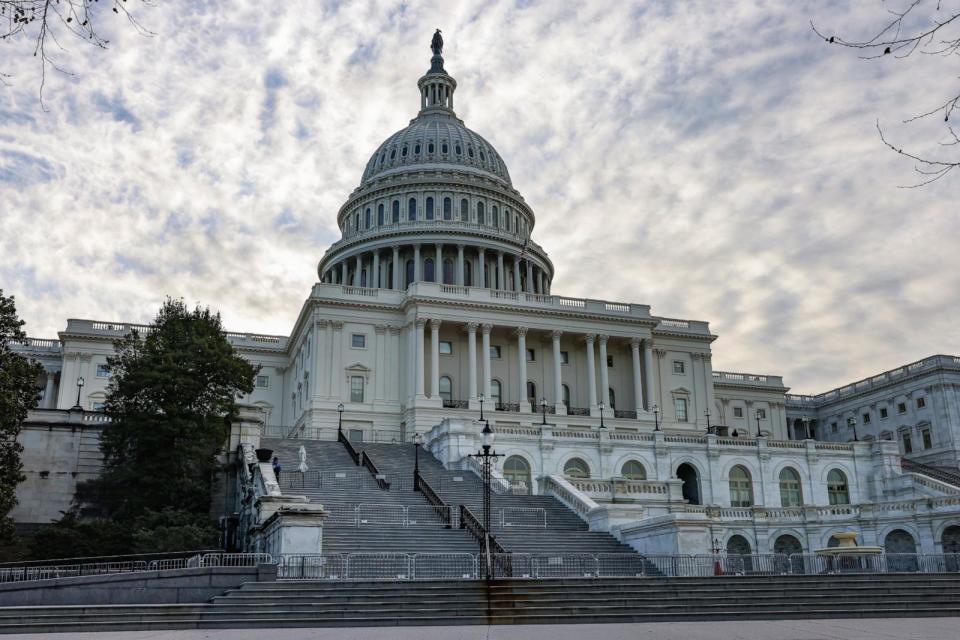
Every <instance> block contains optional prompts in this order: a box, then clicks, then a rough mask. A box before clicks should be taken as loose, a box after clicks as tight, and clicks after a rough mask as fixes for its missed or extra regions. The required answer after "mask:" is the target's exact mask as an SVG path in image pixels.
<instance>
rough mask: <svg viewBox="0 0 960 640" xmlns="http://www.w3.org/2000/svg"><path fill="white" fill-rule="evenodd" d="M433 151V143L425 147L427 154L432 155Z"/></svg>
mask: <svg viewBox="0 0 960 640" xmlns="http://www.w3.org/2000/svg"><path fill="white" fill-rule="evenodd" d="M433 151H434V146H433V143H432V142H431V143H429V144H428V145H427V153H433Z"/></svg>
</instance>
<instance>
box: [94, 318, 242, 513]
mask: <svg viewBox="0 0 960 640" xmlns="http://www.w3.org/2000/svg"><path fill="white" fill-rule="evenodd" d="M114 346H115V350H116V355H114V356H112V357H110V358H108V359H107V365H108V367H109V368H110V371H111V376H112V377H111V381H110V387H109V389H108V393H107V401H106V410H107V413H108V414H109V415H110V416H111V422H110V423H109V425H108V426H107V427H106V428H105V429H104V431H103V435H102V439H101V445H100V446H101V448H102V450H103V453H104V457H105V460H104V465H105V466H104V473H103V475H102V476H101V477H100V478H98V479H97V480H94V481H91V482H90V483H88V485H87V486H85V487H83V488H82V491H81V495H80V496H79V497H80V498H81V499H82V500H85V501H88V502H91V503H93V504H94V505H96V506H97V507H99V511H100V514H101V515H102V516H106V517H109V518H112V519H116V520H126V521H132V520H135V519H136V518H137V517H139V516H142V515H144V514H145V513H147V512H163V511H165V510H168V511H170V510H172V511H182V512H185V513H187V514H198V515H199V514H209V510H210V499H211V493H212V491H213V488H214V483H215V478H216V475H217V471H218V470H219V465H218V462H217V454H218V453H219V452H220V450H221V448H222V447H223V443H224V441H225V440H226V439H227V436H228V435H229V432H230V423H231V422H232V421H233V420H235V419H236V415H237V405H236V398H237V396H238V395H240V394H247V393H250V392H251V391H253V379H254V376H255V375H256V371H257V370H256V369H255V368H254V367H253V365H251V364H250V363H249V362H247V361H246V360H244V359H243V358H241V357H240V355H239V354H237V352H236V350H235V349H234V348H233V345H232V344H230V342H229V340H227V336H226V333H225V332H224V330H223V327H222V325H221V322H220V316H219V314H214V313H211V312H210V310H209V309H201V308H200V307H197V308H195V309H192V310H191V309H188V308H187V306H186V305H185V304H184V303H183V301H182V300H172V299H167V301H166V302H165V303H164V305H163V307H162V308H161V309H160V313H159V314H158V315H157V318H156V320H155V321H154V323H153V325H152V326H151V329H150V331H149V332H147V334H146V335H143V336H141V335H140V334H139V333H138V332H136V331H134V332H132V333H131V334H130V335H128V336H127V337H125V338H123V339H121V340H119V341H117V342H116V343H115V345H114Z"/></svg>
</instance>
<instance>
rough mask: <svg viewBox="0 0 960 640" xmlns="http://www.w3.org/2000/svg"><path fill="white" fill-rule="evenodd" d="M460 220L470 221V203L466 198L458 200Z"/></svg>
mask: <svg viewBox="0 0 960 640" xmlns="http://www.w3.org/2000/svg"><path fill="white" fill-rule="evenodd" d="M460 221H461V222H469V221H470V203H469V202H467V199H466V198H464V199H462V200H461V201H460Z"/></svg>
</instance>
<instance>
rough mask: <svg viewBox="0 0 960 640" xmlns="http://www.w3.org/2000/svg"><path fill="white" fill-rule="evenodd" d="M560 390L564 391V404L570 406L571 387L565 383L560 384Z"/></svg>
mask: <svg viewBox="0 0 960 640" xmlns="http://www.w3.org/2000/svg"><path fill="white" fill-rule="evenodd" d="M560 392H561V393H563V406H565V407H566V408H567V409H569V408H570V387H568V386H567V385H565V384H561V385H560Z"/></svg>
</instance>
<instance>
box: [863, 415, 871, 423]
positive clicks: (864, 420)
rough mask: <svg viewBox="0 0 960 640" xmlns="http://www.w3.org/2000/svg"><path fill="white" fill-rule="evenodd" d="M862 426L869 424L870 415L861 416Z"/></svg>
mask: <svg viewBox="0 0 960 640" xmlns="http://www.w3.org/2000/svg"><path fill="white" fill-rule="evenodd" d="M863 424H870V414H869V413H865V414H863Z"/></svg>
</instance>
